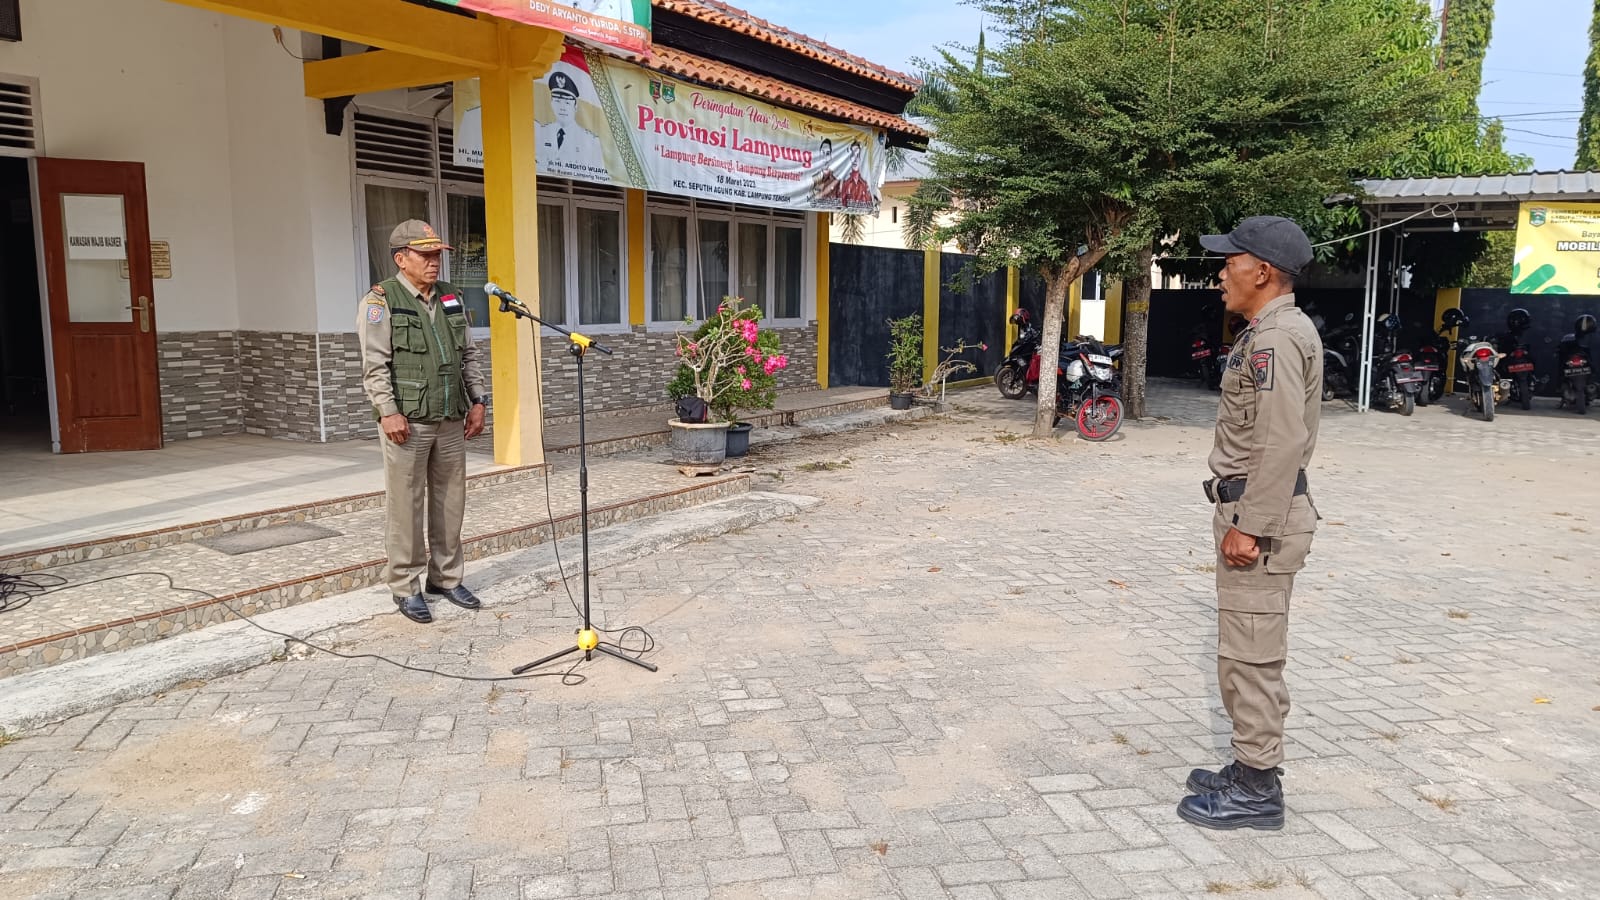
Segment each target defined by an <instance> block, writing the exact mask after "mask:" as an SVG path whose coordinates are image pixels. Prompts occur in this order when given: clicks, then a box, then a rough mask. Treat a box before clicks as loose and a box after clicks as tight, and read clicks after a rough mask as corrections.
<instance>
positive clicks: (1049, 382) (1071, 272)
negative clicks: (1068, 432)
mask: <svg viewBox="0 0 1600 900" xmlns="http://www.w3.org/2000/svg"><path fill="white" fill-rule="evenodd" d="M1078 271H1079V267H1078V266H1075V265H1073V264H1071V263H1068V264H1067V265H1064V266H1057V267H1054V268H1051V269H1049V270H1047V271H1046V272H1045V273H1044V277H1045V291H1044V323H1043V324H1044V333H1043V335H1041V336H1040V338H1039V406H1038V408H1037V409H1036V410H1035V411H1034V414H1033V436H1034V437H1049V436H1050V434H1051V432H1052V431H1054V430H1055V418H1056V367H1057V366H1058V365H1060V359H1061V329H1062V328H1064V327H1065V326H1066V320H1067V294H1068V292H1069V291H1070V290H1071V289H1072V281H1073V279H1074V278H1075V277H1076V276H1077V274H1078Z"/></svg>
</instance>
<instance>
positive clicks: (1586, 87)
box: [1573, 0, 1600, 171]
mask: <svg viewBox="0 0 1600 900" xmlns="http://www.w3.org/2000/svg"><path fill="white" fill-rule="evenodd" d="M1573 167H1574V168H1576V169H1578V170H1579V171H1593V170H1595V169H1600V0H1597V2H1596V3H1595V5H1594V16H1593V18H1592V19H1591V20H1590V22H1589V61H1588V62H1586V63H1584V66H1583V119H1582V120H1581V121H1580V122H1579V123H1578V159H1577V162H1576V163H1574V164H1573Z"/></svg>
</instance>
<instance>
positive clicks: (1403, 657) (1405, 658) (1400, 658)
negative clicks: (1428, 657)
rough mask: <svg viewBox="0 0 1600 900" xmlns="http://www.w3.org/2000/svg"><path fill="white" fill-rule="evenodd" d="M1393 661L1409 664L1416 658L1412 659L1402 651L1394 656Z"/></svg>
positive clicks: (1404, 664)
mask: <svg viewBox="0 0 1600 900" xmlns="http://www.w3.org/2000/svg"><path fill="white" fill-rule="evenodd" d="M1394 661H1395V662H1397V663H1399V664H1400V665H1402V666H1409V665H1411V664H1412V663H1415V662H1417V660H1415V659H1412V658H1411V657H1409V656H1407V655H1405V654H1404V653H1402V654H1400V655H1399V656H1396V657H1395V658H1394Z"/></svg>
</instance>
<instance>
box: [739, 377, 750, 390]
mask: <svg viewBox="0 0 1600 900" xmlns="http://www.w3.org/2000/svg"><path fill="white" fill-rule="evenodd" d="M739 387H742V388H744V389H745V390H747V391H748V390H750V379H748V378H746V379H744V380H743V381H741V382H739Z"/></svg>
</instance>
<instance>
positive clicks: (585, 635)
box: [511, 628, 657, 675]
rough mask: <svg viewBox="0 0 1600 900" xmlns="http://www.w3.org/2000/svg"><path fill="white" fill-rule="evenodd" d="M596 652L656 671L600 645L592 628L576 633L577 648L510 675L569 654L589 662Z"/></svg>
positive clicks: (642, 662)
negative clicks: (578, 654)
mask: <svg viewBox="0 0 1600 900" xmlns="http://www.w3.org/2000/svg"><path fill="white" fill-rule="evenodd" d="M596 650H598V651H600V652H601V653H604V654H605V655H607V656H614V657H616V658H617V659H620V660H622V661H623V662H629V663H633V664H634V665H636V666H638V667H639V668H641V669H646V670H648V671H651V672H654V671H657V669H656V666H655V664H654V663H647V662H645V661H644V660H642V659H639V658H637V657H633V656H629V655H628V654H626V653H623V652H621V651H620V650H615V649H612V647H611V645H609V644H602V643H600V634H599V632H597V631H595V630H594V629H593V628H585V629H583V630H581V631H579V632H578V643H577V646H575V647H568V648H567V649H565V650H557V651H556V652H554V653H552V654H550V655H549V656H543V657H540V658H539V659H536V660H534V661H533V662H531V663H526V664H524V665H520V666H517V667H516V668H515V669H512V670H511V674H513V675H521V674H522V673H524V672H529V671H532V670H534V669H537V668H539V667H540V666H542V665H545V664H546V663H550V662H554V661H556V660H558V659H560V658H562V657H563V656H566V655H568V654H570V653H582V654H583V658H584V659H585V660H591V659H594V652H595V651H596Z"/></svg>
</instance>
